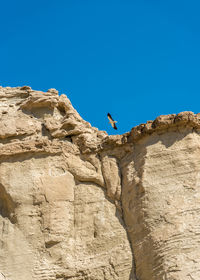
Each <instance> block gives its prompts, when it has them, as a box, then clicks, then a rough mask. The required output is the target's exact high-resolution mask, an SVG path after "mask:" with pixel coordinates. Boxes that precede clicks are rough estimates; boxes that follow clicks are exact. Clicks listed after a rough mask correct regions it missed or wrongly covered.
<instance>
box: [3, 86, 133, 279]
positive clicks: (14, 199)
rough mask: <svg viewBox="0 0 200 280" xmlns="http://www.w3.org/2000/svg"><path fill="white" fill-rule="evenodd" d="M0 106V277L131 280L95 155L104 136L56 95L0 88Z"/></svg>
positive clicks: (117, 219)
mask: <svg viewBox="0 0 200 280" xmlns="http://www.w3.org/2000/svg"><path fill="white" fill-rule="evenodd" d="M0 101H1V106H0V118H1V121H0V234H1V235H0V236H1V237H0V244H1V250H0V272H2V277H4V276H5V279H9V280H19V279H20V280H27V279H28V280H31V279H36V280H55V279H60V280H65V279H74V280H79V279H93V280H97V279H99V280H100V279H107V280H110V279H121V280H123V279H129V278H130V277H132V276H131V274H132V252H131V246H130V243H129V241H128V239H127V232H126V230H125V225H124V221H123V219H122V216H121V212H120V211H119V210H117V209H116V206H115V204H114V200H110V199H109V198H108V196H107V191H106V185H105V181H104V177H103V173H102V164H101V160H100V155H99V154H98V150H99V149H100V146H101V141H102V139H104V138H105V137H107V134H106V133H105V132H100V131H98V130H97V129H96V128H92V127H91V125H90V124H89V123H87V122H85V121H84V120H82V118H81V117H80V116H79V114H78V113H77V112H76V111H75V110H74V108H73V107H72V105H71V103H70V101H69V100H68V99H67V97H66V96H64V95H63V96H62V95H61V96H60V97H59V96H58V94H57V92H56V91H55V90H50V91H48V92H47V93H43V92H39V91H32V90H31V89H30V88H29V87H23V88H1V89H0ZM107 177H108V176H107ZM107 177H106V178H107ZM108 180H109V179H108ZM109 186H110V184H109ZM3 275H4V276H3ZM2 279H4V278H2Z"/></svg>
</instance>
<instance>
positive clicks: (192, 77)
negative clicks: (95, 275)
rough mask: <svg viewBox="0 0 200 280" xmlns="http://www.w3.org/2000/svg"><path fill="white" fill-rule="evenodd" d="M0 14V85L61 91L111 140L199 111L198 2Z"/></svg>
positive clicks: (137, 1)
mask: <svg viewBox="0 0 200 280" xmlns="http://www.w3.org/2000/svg"><path fill="white" fill-rule="evenodd" d="M0 9H1V17H0V85H2V86H21V85H30V86H31V87H32V88H33V89H37V90H43V91H46V90H47V89H48V88H56V89H58V90H59V92H60V93H65V94H67V96H68V97H69V98H70V100H71V102H72V104H73V106H74V107H75V108H76V109H77V111H78V112H79V113H80V114H81V116H82V117H83V118H84V119H85V120H87V121H89V122H90V123H91V124H92V125H93V126H95V127H98V128H99V129H101V130H106V131H107V132H108V133H109V134H116V133H119V134H121V133H124V132H127V131H129V130H130V129H131V128H132V127H133V126H135V125H137V124H140V123H144V122H146V121H147V120H152V119H155V118H156V116H158V115H161V114H170V113H178V112H180V111H193V112H195V113H197V112H199V111H200V104H199V94H200V17H199V12H200V2H199V1H197V0H196V1H194V0H191V1H185V0H182V1H179V0H168V1H159V0H84V1H83V0H57V1H55V0H54V1H52V0H48V1H47V0H40V1H38V0H34V1H32V0H29V1H20V0H18V1H14V0H8V1H1V3H0ZM107 112H110V113H111V114H112V116H113V118H115V119H116V120H117V121H118V123H117V125H118V131H117V132H116V131H114V130H112V128H111V127H110V126H109V124H108V120H107V117H106V114H107Z"/></svg>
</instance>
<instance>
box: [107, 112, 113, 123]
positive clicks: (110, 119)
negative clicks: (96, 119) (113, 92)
mask: <svg viewBox="0 0 200 280" xmlns="http://www.w3.org/2000/svg"><path fill="white" fill-rule="evenodd" d="M107 117H108V119H109V121H114V120H113V118H112V117H111V114H110V113H108V114H107Z"/></svg>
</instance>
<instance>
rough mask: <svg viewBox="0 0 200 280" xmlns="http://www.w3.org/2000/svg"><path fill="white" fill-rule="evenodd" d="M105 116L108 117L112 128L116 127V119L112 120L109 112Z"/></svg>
mask: <svg viewBox="0 0 200 280" xmlns="http://www.w3.org/2000/svg"><path fill="white" fill-rule="evenodd" d="M107 117H108V119H109V123H110V124H111V125H112V127H113V128H114V129H117V127H116V124H115V123H116V122H117V121H114V120H113V118H112V117H111V114H110V113H108V114H107Z"/></svg>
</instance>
